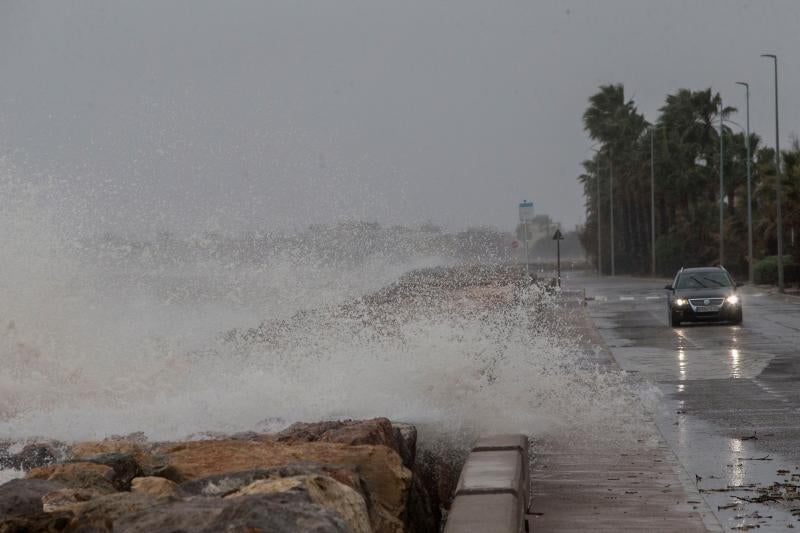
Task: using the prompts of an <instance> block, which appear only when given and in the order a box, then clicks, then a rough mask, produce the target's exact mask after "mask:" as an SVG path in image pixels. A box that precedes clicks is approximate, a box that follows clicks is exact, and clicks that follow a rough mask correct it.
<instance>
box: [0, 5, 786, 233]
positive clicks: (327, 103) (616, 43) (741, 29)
mask: <svg viewBox="0 0 800 533" xmlns="http://www.w3.org/2000/svg"><path fill="white" fill-rule="evenodd" d="M798 28H800V2H797V1H796V0H784V1H778V0H770V1H767V0H762V1H744V0H736V1H734V0H727V1H722V0H719V1H699V0H696V1H681V0H670V1H658V2H656V1H645V0H628V1H622V0H620V1H612V0H604V1H598V0H585V1H568V0H560V1H557V0H537V1H533V0H525V1H522V0H519V1H491V2H490V1H486V0H425V1H416V0H404V1H384V0H363V1H356V0H284V1H252V2H250V1H224V2H223V1H216V2H212V1H208V0H184V1H162V0H159V1H135V2H134V1H129V2H118V1H111V2H109V1H105V0H103V1H100V0H98V1H94V2H87V1H80V2H79V1H74V2H60V1H51V2H41V1H33V2H31V1H8V0H2V1H0V155H2V154H5V159H6V162H5V163H4V165H3V169H4V170H0V171H2V172H6V173H8V172H13V173H15V174H18V175H24V176H25V177H26V179H32V180H34V179H36V180H41V179H43V178H44V177H57V178H59V179H62V180H65V182H66V183H67V184H68V187H69V194H67V196H70V195H74V197H75V198H81V199H83V202H81V203H82V205H83V206H84V207H83V208H82V209H86V213H82V215H85V216H86V217H90V219H91V220H93V221H94V222H93V224H94V226H95V227H96V228H97V229H98V230H104V229H106V227H108V228H134V229H141V228H145V229H157V227H163V228H172V229H178V230H185V229H188V228H203V229H205V228H214V227H215V226H219V227H222V228H228V229H238V228H242V229H244V228H249V229H266V228H274V227H281V228H286V227H298V226H301V225H305V224H306V223H309V222H328V221H334V220H338V219H341V218H362V219H369V220H376V221H379V222H382V223H420V222H423V221H426V220H432V221H433V222H436V223H440V224H444V225H447V226H449V227H453V228H460V227H464V226H468V225H479V224H491V225H496V226H499V227H501V228H504V229H509V228H511V227H513V225H514V222H515V218H516V204H517V202H518V201H520V200H522V199H523V198H526V199H531V200H533V201H534V202H535V203H536V206H537V211H538V212H540V213H541V212H547V213H549V214H550V215H552V216H553V217H554V218H555V219H556V220H560V221H561V222H563V223H564V224H565V225H567V226H568V227H571V226H572V225H574V224H578V223H581V222H582V221H583V199H582V197H581V191H580V189H579V187H578V184H577V182H576V179H575V178H576V176H577V174H578V173H579V172H580V166H579V163H580V161H581V160H582V159H583V158H586V157H588V155H589V153H590V152H589V148H588V147H589V145H590V144H589V142H588V140H587V138H586V135H585V133H584V132H583V130H582V124H581V114H582V112H583V110H584V108H585V105H586V100H587V98H588V97H589V95H591V94H592V92H593V91H594V90H595V89H596V87H597V86H598V85H600V84H603V83H610V82H622V83H624V84H625V87H626V91H627V93H628V95H630V96H632V97H633V98H634V99H635V100H636V102H637V103H638V105H639V108H640V109H641V110H642V111H643V112H644V113H645V114H646V116H647V118H648V119H650V120H652V119H654V118H655V115H656V110H657V109H658V107H659V106H660V105H661V103H662V102H663V99H664V97H665V95H666V94H667V93H669V92H672V91H674V90H676V89H678V88H681V87H688V88H693V89H701V88H705V87H708V86H713V87H714V88H715V89H717V90H720V91H721V92H722V95H723V98H724V100H725V102H726V104H728V105H734V106H737V107H740V108H741V109H742V110H743V109H744V97H743V90H742V89H741V88H740V87H739V86H737V85H734V82H735V81H739V80H744V81H750V82H751V84H752V100H751V108H752V116H753V128H754V130H755V131H757V132H759V133H761V134H762V135H764V136H765V140H766V141H767V142H769V143H770V144H771V143H772V142H774V139H773V135H774V134H773V129H772V128H773V111H772V106H773V100H772V94H773V93H772V78H771V76H772V70H771V68H772V67H771V64H770V63H769V62H768V61H767V60H765V59H761V58H759V54H761V53H763V52H774V53H777V54H779V56H780V67H781V91H782V94H781V96H782V99H781V106H782V108H781V110H782V116H781V121H782V133H783V134H784V135H783V137H784V143H785V142H786V140H787V139H788V137H789V135H790V134H791V133H792V132H797V131H798V130H800V91H798V88H800V68H798V67H800V36H799V35H800V33H799V32H798ZM737 120H738V119H737ZM742 120H743V119H742ZM12 164H13V166H14V168H15V170H13V171H9V170H8V167H9V166H10V165H12ZM87 205H88V208H87V207H86V206H87Z"/></svg>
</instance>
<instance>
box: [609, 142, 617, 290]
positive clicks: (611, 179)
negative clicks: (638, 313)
mask: <svg viewBox="0 0 800 533" xmlns="http://www.w3.org/2000/svg"><path fill="white" fill-rule="evenodd" d="M608 193H609V196H608V206H609V224H610V225H611V276H616V275H617V271H616V268H615V267H614V163H613V161H612V157H611V148H609V149H608Z"/></svg>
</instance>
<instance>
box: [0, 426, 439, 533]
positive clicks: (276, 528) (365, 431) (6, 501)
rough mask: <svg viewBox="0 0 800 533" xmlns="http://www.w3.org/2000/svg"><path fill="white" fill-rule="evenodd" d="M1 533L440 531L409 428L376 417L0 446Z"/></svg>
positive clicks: (411, 431) (437, 517)
mask: <svg viewBox="0 0 800 533" xmlns="http://www.w3.org/2000/svg"><path fill="white" fill-rule="evenodd" d="M0 463H2V464H3V465H4V466H5V467H9V466H13V467H18V468H23V469H24V470H26V473H25V477H24V478H19V479H13V480H11V481H9V482H7V483H5V484H3V485H0V533H11V532H35V531H48V532H52V531H64V532H105V531H115V532H116V531H125V532H143V533H144V532H147V533H158V532H167V531H170V532H172V531H203V532H217V531H248V532H256V531H265V532H266V531H269V532H276V533H277V532H301V531H302V532H352V533H367V532H375V533H401V532H420V533H423V532H436V531H438V530H439V505H438V502H437V501H435V495H434V496H433V498H432V497H431V496H429V492H435V491H428V490H426V483H425V482H424V481H425V480H424V479H422V474H421V472H422V470H421V468H420V466H419V465H418V464H417V461H416V430H415V428H414V427H413V426H410V425H404V424H392V423H391V422H390V421H389V420H387V419H383V418H378V419H373V420H364V421H352V420H346V421H336V422H318V423H311V424H304V423H300V424H295V425H293V426H290V427H289V428H288V429H286V430H284V431H282V432H280V433H277V434H262V433H244V434H235V435H206V436H205V438H203V439H201V440H187V441H181V442H149V441H147V440H145V439H142V438H137V436H136V435H132V436H130V437H127V438H113V439H108V440H103V441H94V442H82V443H77V444H72V445H63V444H59V443H53V442H50V443H44V444H42V443H39V444H32V445H28V446H27V447H25V448H23V449H22V450H20V451H17V452H16V453H11V452H10V451H9V450H6V451H5V452H4V453H0Z"/></svg>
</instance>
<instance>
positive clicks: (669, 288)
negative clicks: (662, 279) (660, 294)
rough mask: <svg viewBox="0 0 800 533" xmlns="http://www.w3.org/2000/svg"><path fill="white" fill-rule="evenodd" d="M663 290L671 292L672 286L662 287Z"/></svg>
mask: <svg viewBox="0 0 800 533" xmlns="http://www.w3.org/2000/svg"><path fill="white" fill-rule="evenodd" d="M664 288H665V289H667V290H668V291H671V290H672V285H664Z"/></svg>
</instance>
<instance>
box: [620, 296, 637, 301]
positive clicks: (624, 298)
mask: <svg viewBox="0 0 800 533" xmlns="http://www.w3.org/2000/svg"><path fill="white" fill-rule="evenodd" d="M619 299H620V300H622V301H624V302H627V301H629V300H633V299H634V298H633V296H620V297H619Z"/></svg>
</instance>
